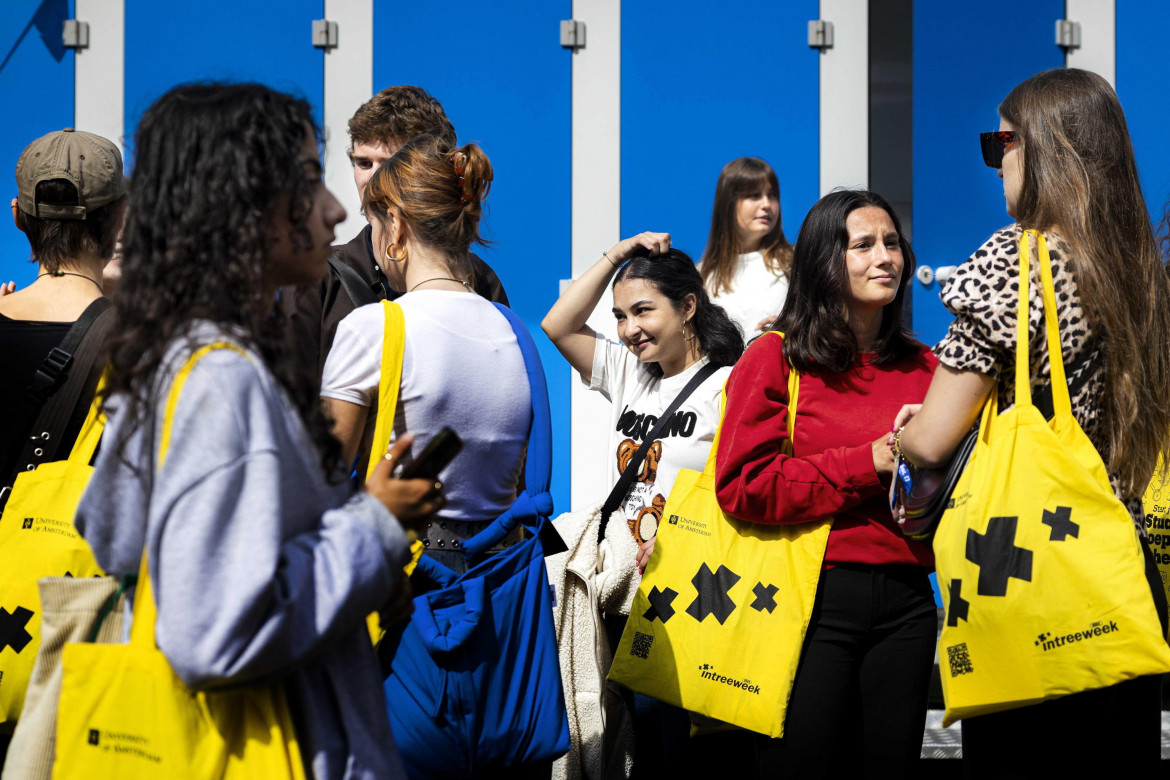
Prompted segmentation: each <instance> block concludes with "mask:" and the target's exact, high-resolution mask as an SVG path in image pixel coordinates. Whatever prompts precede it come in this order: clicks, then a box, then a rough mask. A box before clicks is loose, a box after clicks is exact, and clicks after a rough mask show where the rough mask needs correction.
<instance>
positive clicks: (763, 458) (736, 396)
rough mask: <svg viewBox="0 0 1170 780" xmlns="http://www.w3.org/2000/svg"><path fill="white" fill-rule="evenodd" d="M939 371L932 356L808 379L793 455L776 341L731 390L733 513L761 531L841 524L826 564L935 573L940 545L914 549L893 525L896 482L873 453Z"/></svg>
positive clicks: (723, 461) (745, 361) (756, 353)
mask: <svg viewBox="0 0 1170 780" xmlns="http://www.w3.org/2000/svg"><path fill="white" fill-rule="evenodd" d="M937 363H938V361H937V359H936V358H935V357H934V355H933V354H932V353H931V352H930V349H929V348H927V347H925V346H923V347H922V349H921V351H919V352H918V353H917V354H916V355H914V356H913V357H910V358H907V359H906V360H903V361H902V362H900V363H897V364H895V365H892V366H889V365H887V366H874V365H871V364H870V363H869V361H868V358H867V356H865V355H863V356H861V357H860V358H859V359H858V363H857V365H856V366H854V367H853V368H852V369H850V370H849V371H847V372H845V373H844V374H825V375H815V374H808V373H802V374H801V375H800V392H799V395H798V396H797V399H796V425H795V428H794V434H793V453H794V455H793V456H791V457H789V456H787V455H782V454H781V453H780V446H781V442H783V441H784V439H786V438H787V436H788V434H787V427H786V425H787V416H788V371H789V366H788V361H787V360H785V359H784V339H783V338H782V337H781V336H779V335H778V334H772V333H770V334H766V335H764V336H763V337H761V338H759V339H757V340H756V341H755V342H753V343H752V345H751V346H750V347H748V349H747V351H746V352H744V355H743V357H742V358H740V359H739V362H738V363H736V365H735V368H734V369H733V370H732V372H731V377H730V378H729V379H728V380H727V406H726V410H725V412H724V415H723V423H722V425H721V427H720V432H719V450H718V453H717V455H716V469H715V488H716V493H717V495H718V497H719V505H720V506H721V507H723V509H724V511H726V512H728V513H730V514H732V515H734V516H736V517H738V518H740V519H743V520H750V521H752V522H756V523H804V522H811V521H814V520H820V519H822V518H824V517H829V516H833V517H834V520H833V526H832V530H831V531H830V532H829V546H828V549H827V550H826V552H825V563H826V564H828V565H833V564H839V563H864V564H873V565H880V564H918V565H922V566H929V567H933V566H934V556H933V554H932V552H931V549H930V545H928V544H924V543H922V542H916V541H913V540H911V539H907V538H906V537H904V536H903V535H902V533H901V531H899V530H898V526H897V524H896V523H895V522H894V521H893V519H892V518H891V516H890V507H889V502H888V500H887V495H888V490H889V480H888V479H883V478H879V477H878V474H877V472H876V471H875V470H874V467H873V451H872V448H871V443H872V442H873V440H874V439H876V438H878V437H879V436H882V435H884V434H888V433H889V432H890V428H891V426H892V425H893V422H894V417H895V416H896V415H897V414H898V410H899V409H901V408H902V405H903V404H910V403H919V402H921V401H922V399H923V398H924V397H925V396H926V389H927V387H929V386H930V378H931V374H932V373H933V372H934V367H935V366H936V365H937Z"/></svg>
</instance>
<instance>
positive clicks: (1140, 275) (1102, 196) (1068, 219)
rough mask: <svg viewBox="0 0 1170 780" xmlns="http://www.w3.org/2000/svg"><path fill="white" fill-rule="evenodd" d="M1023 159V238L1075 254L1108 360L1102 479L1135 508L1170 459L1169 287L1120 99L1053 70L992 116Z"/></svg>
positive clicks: (1088, 310)
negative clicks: (1010, 133) (1037, 237)
mask: <svg viewBox="0 0 1170 780" xmlns="http://www.w3.org/2000/svg"><path fill="white" fill-rule="evenodd" d="M999 114H1000V116H1002V117H1003V118H1004V119H1005V120H1007V121H1008V122H1010V123H1011V124H1012V125H1014V126H1015V128H1016V130H1017V132H1018V133H1019V134H1020V138H1021V140H1022V149H1023V153H1024V172H1023V183H1022V188H1021V191H1020V196H1019V200H1018V203H1017V206H1016V211H1017V214H1016V220H1017V222H1018V223H1019V225H1020V227H1022V228H1025V229H1036V230H1042V231H1045V232H1050V231H1051V232H1054V233H1055V234H1056V235H1057V236H1059V237H1060V238H1061V239H1063V240H1064V241H1065V242H1066V243H1067V244H1068V245H1069V247H1070V249H1071V250H1072V257H1071V258H1070V261H1071V267H1072V271H1073V276H1074V278H1075V279H1076V281H1077V288H1078V290H1079V291H1080V298H1081V305H1082V307H1083V309H1084V311H1085V316H1086V317H1087V318H1088V320H1089V324H1090V325H1091V327H1092V331H1093V336H1094V338H1096V339H1097V340H1098V341H1099V342H1100V344H1101V345H1102V352H1103V354H1104V358H1105V377H1106V379H1105V383H1106V389H1105V410H1104V411H1105V414H1104V424H1105V427H1106V430H1107V431H1108V439H1109V452H1108V453H1102V454H1103V455H1105V460H1106V462H1107V463H1108V466H1109V470H1110V471H1112V472H1113V473H1115V474H1118V475H1119V476H1120V479H1121V488H1122V492H1123V494H1124V495H1126V496H1140V495H1141V494H1142V492H1143V491H1144V490H1145V487H1146V483H1147V482H1148V481H1149V479H1150V476H1151V475H1152V474H1153V473H1154V469H1155V467H1156V465H1157V461H1158V456H1159V454H1161V453H1165V452H1167V448H1168V447H1170V397H1168V396H1167V394H1166V388H1167V387H1170V280H1168V279H1167V275H1166V270H1165V268H1164V267H1163V265H1162V262H1161V258H1160V256H1159V252H1158V247H1157V243H1156V241H1155V239H1154V233H1153V230H1152V228H1151V225H1150V218H1149V213H1148V212H1147V210H1146V202H1145V198H1144V197H1143V196H1142V190H1141V186H1140V184H1139V182H1138V171H1137V163H1136V162H1135V160H1134V153H1133V145H1132V144H1131V142H1130V138H1129V130H1128V127H1127V125H1126V121H1125V114H1124V113H1123V112H1122V110H1121V104H1120V102H1118V100H1117V94H1116V93H1115V92H1114V91H1113V88H1112V87H1110V86H1109V83H1108V82H1107V81H1105V79H1103V78H1102V77H1101V76H1099V75H1097V74H1096V73H1090V72H1088V71H1085V70H1079V69H1076V68H1057V69H1055V70H1050V71H1046V72H1044V73H1040V74H1037V75H1035V76H1033V77H1032V78H1030V79H1028V80H1027V81H1024V82H1022V83H1021V84H1019V85H1018V86H1017V87H1016V88H1015V89H1013V90H1012V91H1011V92H1010V93H1008V96H1007V97H1006V98H1004V100H1003V102H1002V103H1000V106H999Z"/></svg>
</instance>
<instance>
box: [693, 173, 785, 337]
mask: <svg viewBox="0 0 1170 780" xmlns="http://www.w3.org/2000/svg"><path fill="white" fill-rule="evenodd" d="M791 269H792V245H791V244H789V243H788V240H787V239H786V238H785V237H784V228H783V227H782V225H781V220H780V181H779V179H777V178H776V172H775V171H774V170H772V166H770V165H768V163H766V162H764V161H763V160H761V159H760V158H758V157H740V158H739V159H737V160H732V161H731V162H729V163H727V165H725V166H724V167H723V171H722V172H721V173H720V174H719V181H718V182H717V183H716V184H715V206H714V208H713V209H712V211H711V233H710V235H709V236H708V238H707V248H706V249H705V250H704V251H703V259H702V261H701V262H700V264H699V270H700V271H701V272H702V274H703V284H704V286H705V287H706V288H707V292H708V293H709V294H710V295H711V300H712V301H713V302H715V303H716V304H718V305H719V306H722V307H723V308H724V310H725V311H726V312H727V314H728V316H730V317H731V319H732V321H733V322H735V323H736V324H737V325H739V328H740V330H741V331H742V332H743V334H744V337H745V338H751V337H752V336H756V335H759V334H760V332H761V331H765V330H768V328H769V327H771V324H772V321H773V320H774V319H775V318H776V312H778V311H779V310H780V309H781V308H783V306H784V298H785V296H786V295H787V294H788V277H789V273H790V272H791Z"/></svg>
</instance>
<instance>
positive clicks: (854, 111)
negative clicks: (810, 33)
mask: <svg viewBox="0 0 1170 780" xmlns="http://www.w3.org/2000/svg"><path fill="white" fill-rule="evenodd" d="M820 18H821V19H824V20H825V21H828V22H832V23H833V47H832V48H831V49H826V50H824V51H822V52H821V55H820V57H821V93H820V94H821V112H820V114H821V135H820V137H821V195H824V194H826V193H827V192H829V191H831V190H832V189H833V188H834V187H867V186H869V3H868V0H821V17H820Z"/></svg>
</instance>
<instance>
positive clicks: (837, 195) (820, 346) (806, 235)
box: [774, 190, 920, 374]
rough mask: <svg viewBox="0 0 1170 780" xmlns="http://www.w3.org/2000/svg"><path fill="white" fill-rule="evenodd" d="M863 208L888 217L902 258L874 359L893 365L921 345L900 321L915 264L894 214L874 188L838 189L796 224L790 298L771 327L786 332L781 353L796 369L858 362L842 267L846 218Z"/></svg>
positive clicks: (844, 367) (823, 369) (841, 367)
mask: <svg viewBox="0 0 1170 780" xmlns="http://www.w3.org/2000/svg"><path fill="white" fill-rule="evenodd" d="M866 206H877V207H878V208H880V209H882V210H883V211H885V212H886V213H887V214H889V215H890V220H891V221H892V222H893V223H894V229H895V230H897V231H898V243H899V244H900V245H901V247H902V257H903V261H904V265H903V268H902V279H901V282H900V283H899V285H898V292H897V294H896V295H895V296H894V300H893V301H892V302H890V303H888V304H886V306H885V307H884V308H883V309H882V324H881V329H880V330H879V331H878V336H877V339H875V340H874V343H873V345H872V348H871V349H872V351H873V352H874V353H876V355H875V357H874V359H873V361H872V362H873V363H874V364H876V365H888V364H890V363H897V362H898V361H900V360H903V359H905V358H907V357H909V356H910V355H912V354H914V353H915V352H916V351H917V350H918V349H919V348H920V346H919V345H918V343H917V342H916V341H915V340H914V338H913V337H912V336H911V335H910V332H909V331H908V330H907V329H906V328H905V326H903V325H902V307H903V304H904V303H905V300H906V290H907V289H908V288H909V286H910V279H911V278H912V277H913V276H914V266H915V262H914V251H913V250H912V249H911V248H910V242H909V241H907V240H906V236H905V234H904V233H903V232H902V223H901V222H900V221H899V220H898V215H897V214H896V213H895V212H894V209H893V207H892V206H890V204H889V203H887V202H886V199H885V198H883V197H882V196H881V195H878V194H877V193H875V192H869V191H867V190H837V191H836V192H830V193H829V194H828V195H826V196H825V197H823V198H821V199H820V200H818V201H817V202H816V203H815V204H814V205H813V207H812V208H811V209H810V210H809V212H808V216H806V217H805V218H804V224H803V225H801V226H800V235H799V236H797V239H796V253H795V255H794V256H793V259H792V274H791V278H790V280H789V282H788V298H787V300H786V301H785V302H784V308H783V309H782V310H781V311H780V316H779V317H778V318H777V322H776V325H775V326H774V327H775V329H776V330H780V331H783V332H784V334H785V340H784V354H785V355H786V356H787V357H788V359H789V360H790V361H791V362H792V365H793V367H794V368H796V369H797V370H798V371H805V372H810V373H830V374H839V373H842V372H844V371H848V370H849V369H850V368H852V367H853V366H854V364H855V363H856V362H857V353H858V351H859V349H860V347H859V346H858V344H857V337H856V336H855V335H854V334H853V331H852V330H851V329H850V327H849V325H848V323H846V321H845V315H844V312H845V291H846V290H847V289H848V288H849V275H848V271H846V269H845V251H846V250H847V249H848V248H849V231H848V230H847V229H846V227H845V221H846V220H847V219H848V218H849V215H850V214H851V213H853V212H854V211H856V210H857V209H860V208H865V207H866Z"/></svg>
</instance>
